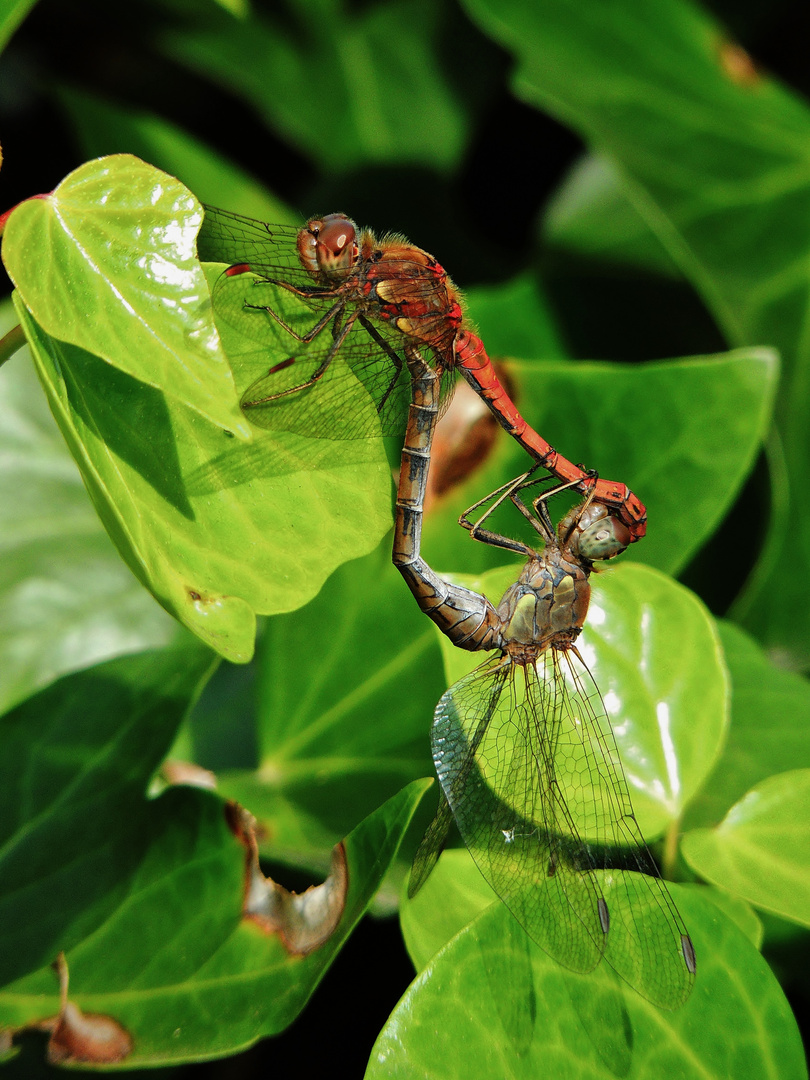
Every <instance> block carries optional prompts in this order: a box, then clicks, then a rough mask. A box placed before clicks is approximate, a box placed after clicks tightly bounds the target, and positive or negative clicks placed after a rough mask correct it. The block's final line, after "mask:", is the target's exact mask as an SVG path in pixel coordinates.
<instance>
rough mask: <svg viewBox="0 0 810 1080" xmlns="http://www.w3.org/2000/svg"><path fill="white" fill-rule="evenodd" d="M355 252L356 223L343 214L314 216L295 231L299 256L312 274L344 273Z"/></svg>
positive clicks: (328, 275)
mask: <svg viewBox="0 0 810 1080" xmlns="http://www.w3.org/2000/svg"><path fill="white" fill-rule="evenodd" d="M357 256H358V249H357V226H356V225H355V224H354V222H353V221H352V220H351V219H350V218H347V217H346V215H345V214H327V215H326V216H325V217H322V218H313V219H312V221H308V222H307V224H306V228H303V229H301V231H300V232H299V233H298V258H299V259H300V260H301V265H302V266H303V267H304V269H305V270H308V271H309V273H310V274H313V275H314V276H315V277H318V278H327V279H330V280H331V279H334V278H342V277H345V275H346V274H347V273H348V272H349V270H351V268H352V267H353V266H354V264H355V263H356V262H357Z"/></svg>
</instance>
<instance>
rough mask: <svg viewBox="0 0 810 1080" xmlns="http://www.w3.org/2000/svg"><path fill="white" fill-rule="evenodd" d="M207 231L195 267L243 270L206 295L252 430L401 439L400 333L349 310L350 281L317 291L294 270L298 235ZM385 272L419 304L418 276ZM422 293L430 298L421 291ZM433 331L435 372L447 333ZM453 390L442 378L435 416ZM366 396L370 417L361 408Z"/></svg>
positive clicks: (222, 223) (243, 224) (363, 309)
mask: <svg viewBox="0 0 810 1080" xmlns="http://www.w3.org/2000/svg"><path fill="white" fill-rule="evenodd" d="M205 221H206V222H207V223H208V232H207V234H205V227H204V229H203V231H202V232H201V234H200V237H201V239H200V241H199V243H198V248H199V250H200V253H201V257H203V256H204V257H205V258H207V259H217V260H218V261H219V260H222V261H226V262H230V261H234V262H236V263H238V264H246V265H249V266H250V267H251V271H252V272H247V271H245V272H240V273H235V274H231V273H228V272H226V273H223V274H222V276H221V277H220V279H219V281H218V282H217V283H216V285H215V287H214V290H213V304H214V312H215V316H216V321H217V326H218V328H219V331H220V335H221V337H222V339H223V343H224V346H225V350H226V352H227V354H228V356H229V358H230V360H231V364H232V366H233V368H234V374H235V376H236V378H237V383H238V385H240V386H241V388H242V390H243V393H242V406H243V408H244V410H245V414H246V416H248V418H249V419H250V420H251V422H252V423H255V424H256V425H257V426H258V427H263V428H266V429H268V430H272V431H279V432H280V431H290V432H294V433H296V434H299V435H306V436H308V437H310V438H311V437H316V438H324V439H358V438H371V437H374V436H377V435H380V434H383V435H401V434H402V432H403V431H404V428H405V422H406V417H407V410H408V404H409V402H410V384H409V381H408V377H407V368H406V364H405V362H404V359H403V350H404V346H405V343H406V339H405V338H404V337H403V335H402V333H401V332H400V331H399V330H397V329H396V328H395V327H393V326H392V325H391V324H390V323H389V322H386V321H385V320H383V319H375V318H374V310H375V309H374V305H373V304H369V303H368V302H367V301H363V302H362V303H361V305H360V307H358V306H357V303H355V301H356V300H357V295H356V294H357V292H358V290H357V289H356V288H354V287H353V285H352V281H351V279H350V280H348V281H347V283H346V289H345V290H339V291H338V292H335V291H334V290H328V289H322V288H320V287H318V285H317V284H316V283H314V281H313V279H312V277H311V276H310V275H309V274H308V273H307V272H306V271H304V270H303V268H302V267H301V266H300V264H299V263H298V258H297V254H296V247H295V239H296V234H297V230H296V229H291V228H288V227H285V226H274V225H265V224H264V223H262V222H258V221H253V220H251V219H250V218H242V217H240V216H239V215H236V214H230V213H227V212H225V211H213V210H207V211H206V219H205ZM204 234H205V238H204V239H203V237H204ZM386 272H387V273H391V274H393V275H397V274H402V275H404V276H405V277H409V278H410V279H411V285H410V286H409V293H410V295H411V297H412V298H413V297H416V296H418V293H419V289H418V286H415V285H414V284H413V279H417V280H418V276H419V275H420V274H423V268H422V267H420V266H419V265H418V264H416V263H413V262H409V261H408V260H399V261H397V260H388V261H387V262H386ZM425 290H426V293H427V294H428V295H431V293H430V290H431V283H430V282H429V281H428V282H427V283H426V285H425ZM435 321H436V322H437V325H438V330H437V338H436V347H435V348H434V347H433V346H430V345H426V346H425V351H426V352H427V353H428V354H430V355H431V357H432V362H433V363H436V362H437V355H438V352H440V351H441V352H442V353H443V354H444V353H447V351H448V348H449V351H450V355H452V342H450V344H449V346H448V340H447V338H448V331H447V329H446V327H444V326H443V323H442V321H441V319H436V320H435ZM431 340H432V339H431ZM445 366H446V365H445ZM453 382H454V376H453V374H452V372H450V371H445V373H444V375H443V378H442V398H443V407H445V406H446V403H447V402H448V401H449V399H450V397H451V395H452V387H453ZM358 387H359V388H360V389H361V390H362V392H363V393H362V394H361V396H360V397H359V398H358ZM279 395H281V396H279ZM364 396H365V398H367V399H368V400H370V402H371V403H372V404H373V409H371V410H369V409H365V408H363V407H362V403H363V400H364ZM358 402H359V404H358Z"/></svg>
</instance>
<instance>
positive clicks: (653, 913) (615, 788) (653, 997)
mask: <svg viewBox="0 0 810 1080" xmlns="http://www.w3.org/2000/svg"><path fill="white" fill-rule="evenodd" d="M536 665H537V666H536V668H535V667H532V666H527V667H525V668H523V667H521V666H519V665H514V664H512V663H511V662H510V661H509V659H508V658H505V659H500V660H494V661H489V662H487V663H486V664H484V665H483V666H482V667H481V668H478V669H477V670H476V671H475V672H473V673H472V674H471V675H469V676H467V677H466V678H465V679H462V680H461V681H460V682H459V683H457V684H456V685H455V686H454V687H451V689H450V690H448V691H447V693H446V694H445V695H444V697H443V698H442V700H441V702H440V703H439V706H438V708H437V710H436V719H435V723H434V731H433V747H434V759H435V762H436V768H437V771H438V773H439V778H440V780H441V782H442V786H443V788H444V791H445V795H446V797H447V799H448V802H449V804H450V806H451V808H452V810H453V814H454V816H455V818H456V821H457V823H458V826H459V829H460V831H461V834H462V837H463V838H464V841H465V843H466V844H467V847H468V848H469V850H470V853H471V854H472V856H473V858H474V859H475V861H476V863H477V864H478V866H479V868H480V870H481V872H482V873H483V874H484V877H485V878H486V879H487V880H488V881H489V883H490V885H491V886H492V887H493V889H494V890H495V891H496V892H497V893H498V895H499V896H500V897H501V899H502V900H503V901H504V903H505V904H506V905H507V906H508V907H509V908H510V910H511V911H512V913H513V914H514V915H515V917H516V918H517V919H518V921H519V922H520V923H521V925H522V926H523V927H524V929H525V930H526V931H527V933H528V934H529V935H530V936H531V937H532V938H533V939H534V940H535V941H536V942H537V943H538V944H539V945H540V946H541V947H542V948H543V949H545V950H546V951H547V952H548V953H549V954H550V955H551V956H553V957H554V958H555V959H556V960H558V961H559V962H560V963H562V964H563V965H565V966H566V967H569V968H571V969H572V970H575V971H588V970H590V969H591V968H593V967H594V966H595V965H596V964H597V963H598V962H599V960H600V959H601V957H602V955H604V956H605V957H606V958H607V960H608V962H609V963H610V964H611V966H612V967H613V968H614V969H615V970H616V971H617V972H618V974H619V975H621V976H622V978H624V979H625V980H626V981H627V982H628V983H630V985H631V986H633V987H634V988H635V989H636V990H637V991H638V992H639V993H640V994H641V995H642V996H643V997H645V998H647V999H648V1000H650V1001H652V1002H653V1003H655V1004H656V1005H658V1006H660V1007H662V1008H675V1007H677V1006H678V1005H680V1004H681V1003H682V1002H683V1001H684V1000H685V999H686V997H687V996H688V994H689V992H690V990H691V987H692V983H693V981H694V955H693V954H692V953H691V944H689V939H688V935H687V933H686V929H685V927H684V925H683V922H682V920H681V918H680V915H679V913H678V911H677V908H676V907H675V904H674V902H673V901H672V899H671V897H670V896H669V893H668V891H667V889H666V886H665V885H664V884H663V882H662V881H661V879H660V877H659V876H658V872H657V869H656V867H655V863H654V861H653V859H652V857H651V855H650V853H649V851H648V849H647V847H646V845H645V843H644V840H643V837H642V836H641V832H640V830H639V828H638V825H637V823H636V820H635V817H634V816H633V811H632V806H631V804H630V798H629V794H628V791H627V785H626V782H625V779H624V774H623V771H622V768H621V763H620V761H619V757H618V752H617V750H616V745H615V741H614V738H613V733H612V731H611V728H610V724H609V721H608V718H607V715H606V713H605V709H604V704H603V702H602V698H601V696H600V694H599V691H598V689H597V687H596V686H595V684H594V682H593V680H592V678H591V676H590V674H589V672H588V671H587V669H586V668H585V666H584V664H582V662H581V660H580V659H579V658H578V655H577V654H576V653H575V651H573V650H569V651H568V652H567V653H559V652H556V651H555V650H552V649H548V650H546V651H545V652H544V653H542V654H541V655H540V656H539V657H538V659H537V662H536ZM685 943H686V944H685ZM685 957H688V958H689V959H688V960H687V959H686V958H685Z"/></svg>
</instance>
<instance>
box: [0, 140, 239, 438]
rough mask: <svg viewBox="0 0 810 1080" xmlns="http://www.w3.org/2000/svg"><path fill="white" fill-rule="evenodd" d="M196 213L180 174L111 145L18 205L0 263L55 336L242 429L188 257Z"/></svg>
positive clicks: (197, 272)
mask: <svg viewBox="0 0 810 1080" xmlns="http://www.w3.org/2000/svg"><path fill="white" fill-rule="evenodd" d="M201 221H202V207H201V206H200V204H199V203H198V202H197V200H196V199H195V198H194V196H193V195H192V194H191V192H189V191H188V190H187V189H186V188H184V187H183V185H182V184H180V183H179V182H178V181H177V180H175V179H174V178H173V177H171V176H168V175H167V174H166V173H162V172H160V171H159V170H157V169H155V168H153V167H152V166H151V165H147V164H145V163H144V162H143V161H140V160H139V159H138V158H135V157H132V156H131V155H129V154H118V155H115V156H113V157H109V158H102V159H100V160H98V161H91V162H89V163H88V164H86V165H82V166H80V167H79V168H78V169H76V170H75V171H74V172H72V173H71V174H70V175H69V176H68V177H66V178H65V179H64V180H63V181H62V183H61V184H59V186H58V187H57V188H56V189H55V190H54V191H53V192H52V194H50V195H48V196H47V197H45V198H37V199H29V200H28V201H27V202H25V203H23V204H21V205H20V206H19V207H17V209H16V210H15V211H14V213H13V214H12V215H11V217H10V218H9V221H8V224H7V225H6V229H5V233H4V236H3V262H4V263H5V266H6V269H7V270H8V273H9V276H10V277H11V279H12V281H13V282H14V284H15V285H16V286H17V289H18V292H19V294H20V296H21V297H22V299H23V302H24V303H25V306H26V307H27V308H28V310H29V311H30V312H31V313H32V315H33V317H34V318H35V319H36V321H37V322H38V323H39V325H40V326H41V327H42V328H43V330H45V331H46V332H47V333H48V334H50V335H51V337H54V338H57V339H58V340H59V341H61V342H64V343H66V344H69V345H73V346H76V347H78V348H81V349H85V350H87V351H88V352H91V353H94V354H95V355H96V356H99V357H101V358H102V359H104V360H106V361H107V362H108V363H109V364H111V365H113V366H114V367H116V368H118V369H119V370H120V371H122V372H125V373H126V374H128V375H130V376H132V377H134V378H136V379H139V380H140V381H141V382H144V383H146V384H148V385H150V386H153V387H155V388H161V389H162V390H163V391H164V392H165V393H167V394H171V395H174V396H177V397H178V398H179V399H180V400H181V401H182V402H183V403H184V404H186V405H188V406H190V407H192V408H195V409H197V410H198V411H199V412H200V413H201V414H202V415H203V416H205V417H206V418H208V419H209V420H212V421H213V422H214V423H218V424H220V425H222V426H224V427H227V428H230V429H232V430H234V431H239V432H241V433H242V434H245V433H246V431H247V423H246V421H245V419H244V418H243V417H242V416H241V414H240V412H239V409H238V405H237V402H236V395H235V391H234V386H233V379H232V376H231V371H230V368H229V367H228V365H227V363H226V361H225V358H224V356H223V354H222V351H221V349H220V348H219V341H218V338H217V333H216V329H215V327H214V323H213V319H212V316H211V310H210V307H209V304H208V287H207V284H206V281H205V277H204V275H203V273H202V271H201V269H200V266H199V263H198V262H197V259H196V256H195V239H196V236H197V231H198V230H199V227H200V222H201Z"/></svg>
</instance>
